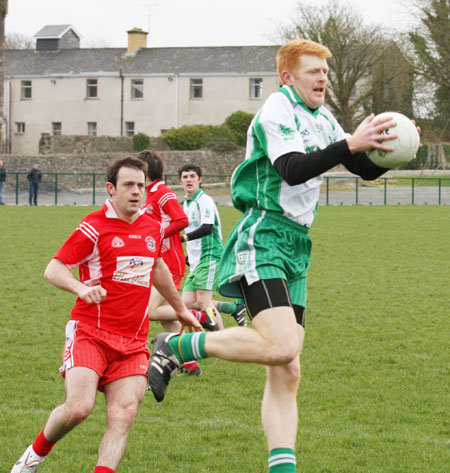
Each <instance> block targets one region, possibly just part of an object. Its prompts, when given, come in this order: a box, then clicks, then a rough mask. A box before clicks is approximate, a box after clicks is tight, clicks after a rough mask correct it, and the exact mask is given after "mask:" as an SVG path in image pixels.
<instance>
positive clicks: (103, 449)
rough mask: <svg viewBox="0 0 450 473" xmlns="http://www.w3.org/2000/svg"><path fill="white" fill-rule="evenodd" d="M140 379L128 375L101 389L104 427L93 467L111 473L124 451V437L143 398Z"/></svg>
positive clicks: (144, 386)
mask: <svg viewBox="0 0 450 473" xmlns="http://www.w3.org/2000/svg"><path fill="white" fill-rule="evenodd" d="M146 387H147V380H146V378H145V377H144V376H140V375H138V376H128V377H126V378H120V379H118V380H116V381H113V382H111V383H108V384H106V385H105V386H104V389H105V398H106V409H107V415H106V420H107V427H106V432H105V434H104V436H103V439H102V441H101V443H100V447H99V451H98V459H97V466H105V467H108V468H111V469H112V470H115V469H116V468H117V466H118V465H119V462H120V460H121V458H122V456H123V454H124V452H125V449H126V446H127V441H128V435H129V433H130V429H131V426H132V425H133V422H134V419H135V417H136V414H137V412H138V407H139V404H140V402H141V401H142V399H143V398H144V395H145V390H146Z"/></svg>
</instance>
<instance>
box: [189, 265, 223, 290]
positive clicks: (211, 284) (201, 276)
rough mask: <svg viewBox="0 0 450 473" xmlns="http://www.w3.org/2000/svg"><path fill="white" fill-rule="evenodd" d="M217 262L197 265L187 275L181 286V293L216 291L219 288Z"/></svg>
mask: <svg viewBox="0 0 450 473" xmlns="http://www.w3.org/2000/svg"><path fill="white" fill-rule="evenodd" d="M219 267H220V263H219V261H206V262H204V263H199V264H198V265H197V266H196V268H195V269H194V271H192V272H191V273H189V275H188V277H187V278H186V281H185V283H184V286H183V292H186V291H192V292H193V291H196V290H197V289H204V290H207V291H217V288H218V286H219Z"/></svg>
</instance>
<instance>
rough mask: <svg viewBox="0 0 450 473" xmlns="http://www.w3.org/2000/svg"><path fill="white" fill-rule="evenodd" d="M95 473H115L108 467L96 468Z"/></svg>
mask: <svg viewBox="0 0 450 473" xmlns="http://www.w3.org/2000/svg"><path fill="white" fill-rule="evenodd" d="M94 473H114V470H111V468H108V467H107V466H96V467H95V470H94Z"/></svg>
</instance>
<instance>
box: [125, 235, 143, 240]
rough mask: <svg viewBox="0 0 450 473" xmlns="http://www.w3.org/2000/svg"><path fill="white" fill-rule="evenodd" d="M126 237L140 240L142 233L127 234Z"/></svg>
mask: <svg viewBox="0 0 450 473" xmlns="http://www.w3.org/2000/svg"><path fill="white" fill-rule="evenodd" d="M128 238H131V239H132V240H140V239H141V238H142V235H128Z"/></svg>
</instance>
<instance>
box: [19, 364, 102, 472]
mask: <svg viewBox="0 0 450 473" xmlns="http://www.w3.org/2000/svg"><path fill="white" fill-rule="evenodd" d="M98 379H99V377H98V375H97V374H96V373H95V371H93V370H91V369H89V368H85V367H74V368H71V369H69V370H67V372H66V375H65V389H66V399H65V402H64V403H63V404H61V405H60V406H58V407H56V408H55V409H54V410H53V411H52V412H51V414H50V416H49V418H48V420H47V423H46V425H45V427H44V429H43V430H42V431H41V432H40V433H39V435H38V436H37V437H36V439H35V441H34V442H33V444H32V445H30V446H29V447H28V448H27V450H26V451H25V453H24V454H23V455H22V457H21V458H20V459H19V460H18V462H17V463H16V464H15V465H14V467H13V469H12V470H11V473H20V472H22V471H24V472H32V471H36V470H37V468H38V467H39V465H40V464H41V463H42V462H43V461H44V459H45V458H46V457H47V455H48V454H49V453H50V451H51V450H52V448H53V446H54V444H55V443H56V442H57V441H58V440H60V439H61V438H62V437H64V435H66V434H67V433H68V432H70V431H71V430H72V429H73V428H74V427H75V426H77V425H78V424H80V423H81V422H82V421H83V420H84V419H86V417H88V415H89V414H90V413H91V411H92V409H93V407H94V403H95V397H96V392H97V383H98Z"/></svg>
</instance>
